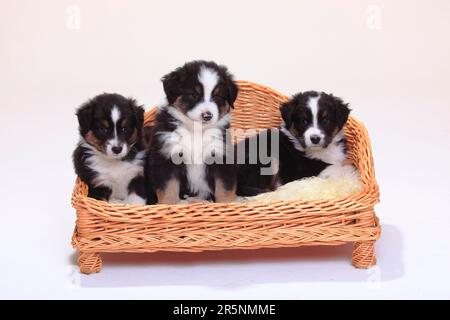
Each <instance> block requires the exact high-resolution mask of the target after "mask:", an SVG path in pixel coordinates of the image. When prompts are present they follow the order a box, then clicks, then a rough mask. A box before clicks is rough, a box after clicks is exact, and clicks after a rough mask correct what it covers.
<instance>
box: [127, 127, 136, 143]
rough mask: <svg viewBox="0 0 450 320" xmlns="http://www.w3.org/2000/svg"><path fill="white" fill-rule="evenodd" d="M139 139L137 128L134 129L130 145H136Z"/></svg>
mask: <svg viewBox="0 0 450 320" xmlns="http://www.w3.org/2000/svg"><path fill="white" fill-rule="evenodd" d="M137 138H138V131H137V129H136V128H134V129H133V134H132V135H131V137H130V140H129V141H130V142H129V143H130V144H135V143H136V141H137Z"/></svg>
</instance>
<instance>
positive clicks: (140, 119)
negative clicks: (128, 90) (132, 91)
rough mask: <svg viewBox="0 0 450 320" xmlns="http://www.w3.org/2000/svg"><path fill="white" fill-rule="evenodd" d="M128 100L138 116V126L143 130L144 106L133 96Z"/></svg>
mask: <svg viewBox="0 0 450 320" xmlns="http://www.w3.org/2000/svg"><path fill="white" fill-rule="evenodd" d="M128 102H129V103H130V105H131V107H132V108H133V112H134V116H135V117H136V127H137V128H138V129H139V130H141V129H142V126H143V125H144V108H143V107H142V106H139V105H138V104H137V101H136V100H135V99H133V98H128Z"/></svg>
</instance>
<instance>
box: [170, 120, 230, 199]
mask: <svg viewBox="0 0 450 320" xmlns="http://www.w3.org/2000/svg"><path fill="white" fill-rule="evenodd" d="M161 139H163V140H162V141H163V149H162V151H163V153H164V154H165V156H166V157H167V158H171V159H172V161H174V162H175V163H176V164H181V163H183V164H185V166H186V176H187V181H188V184H189V189H190V191H191V192H193V193H195V194H197V195H198V197H200V198H204V199H205V198H207V197H208V196H209V194H210V193H211V190H210V188H209V185H208V182H207V176H206V164H210V162H209V161H211V162H213V160H210V159H211V157H213V158H214V157H220V156H222V155H223V148H224V143H223V138H222V132H221V131H220V129H215V128H214V129H209V130H205V131H203V130H193V131H191V130H187V129H186V128H184V127H179V128H177V129H176V130H175V131H173V132H165V133H163V134H162V136H161Z"/></svg>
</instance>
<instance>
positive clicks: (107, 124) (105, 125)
mask: <svg viewBox="0 0 450 320" xmlns="http://www.w3.org/2000/svg"><path fill="white" fill-rule="evenodd" d="M100 122H101V123H102V125H103V126H104V127H105V128H109V122H108V121H106V120H101V121H100Z"/></svg>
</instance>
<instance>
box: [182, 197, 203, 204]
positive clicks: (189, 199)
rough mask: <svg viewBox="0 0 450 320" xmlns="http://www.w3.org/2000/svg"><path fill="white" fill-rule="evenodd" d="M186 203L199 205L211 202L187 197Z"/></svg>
mask: <svg viewBox="0 0 450 320" xmlns="http://www.w3.org/2000/svg"><path fill="white" fill-rule="evenodd" d="M184 201H186V203H199V202H204V203H206V202H209V201H207V200H204V199H201V198H198V197H187V198H186V199H184Z"/></svg>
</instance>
